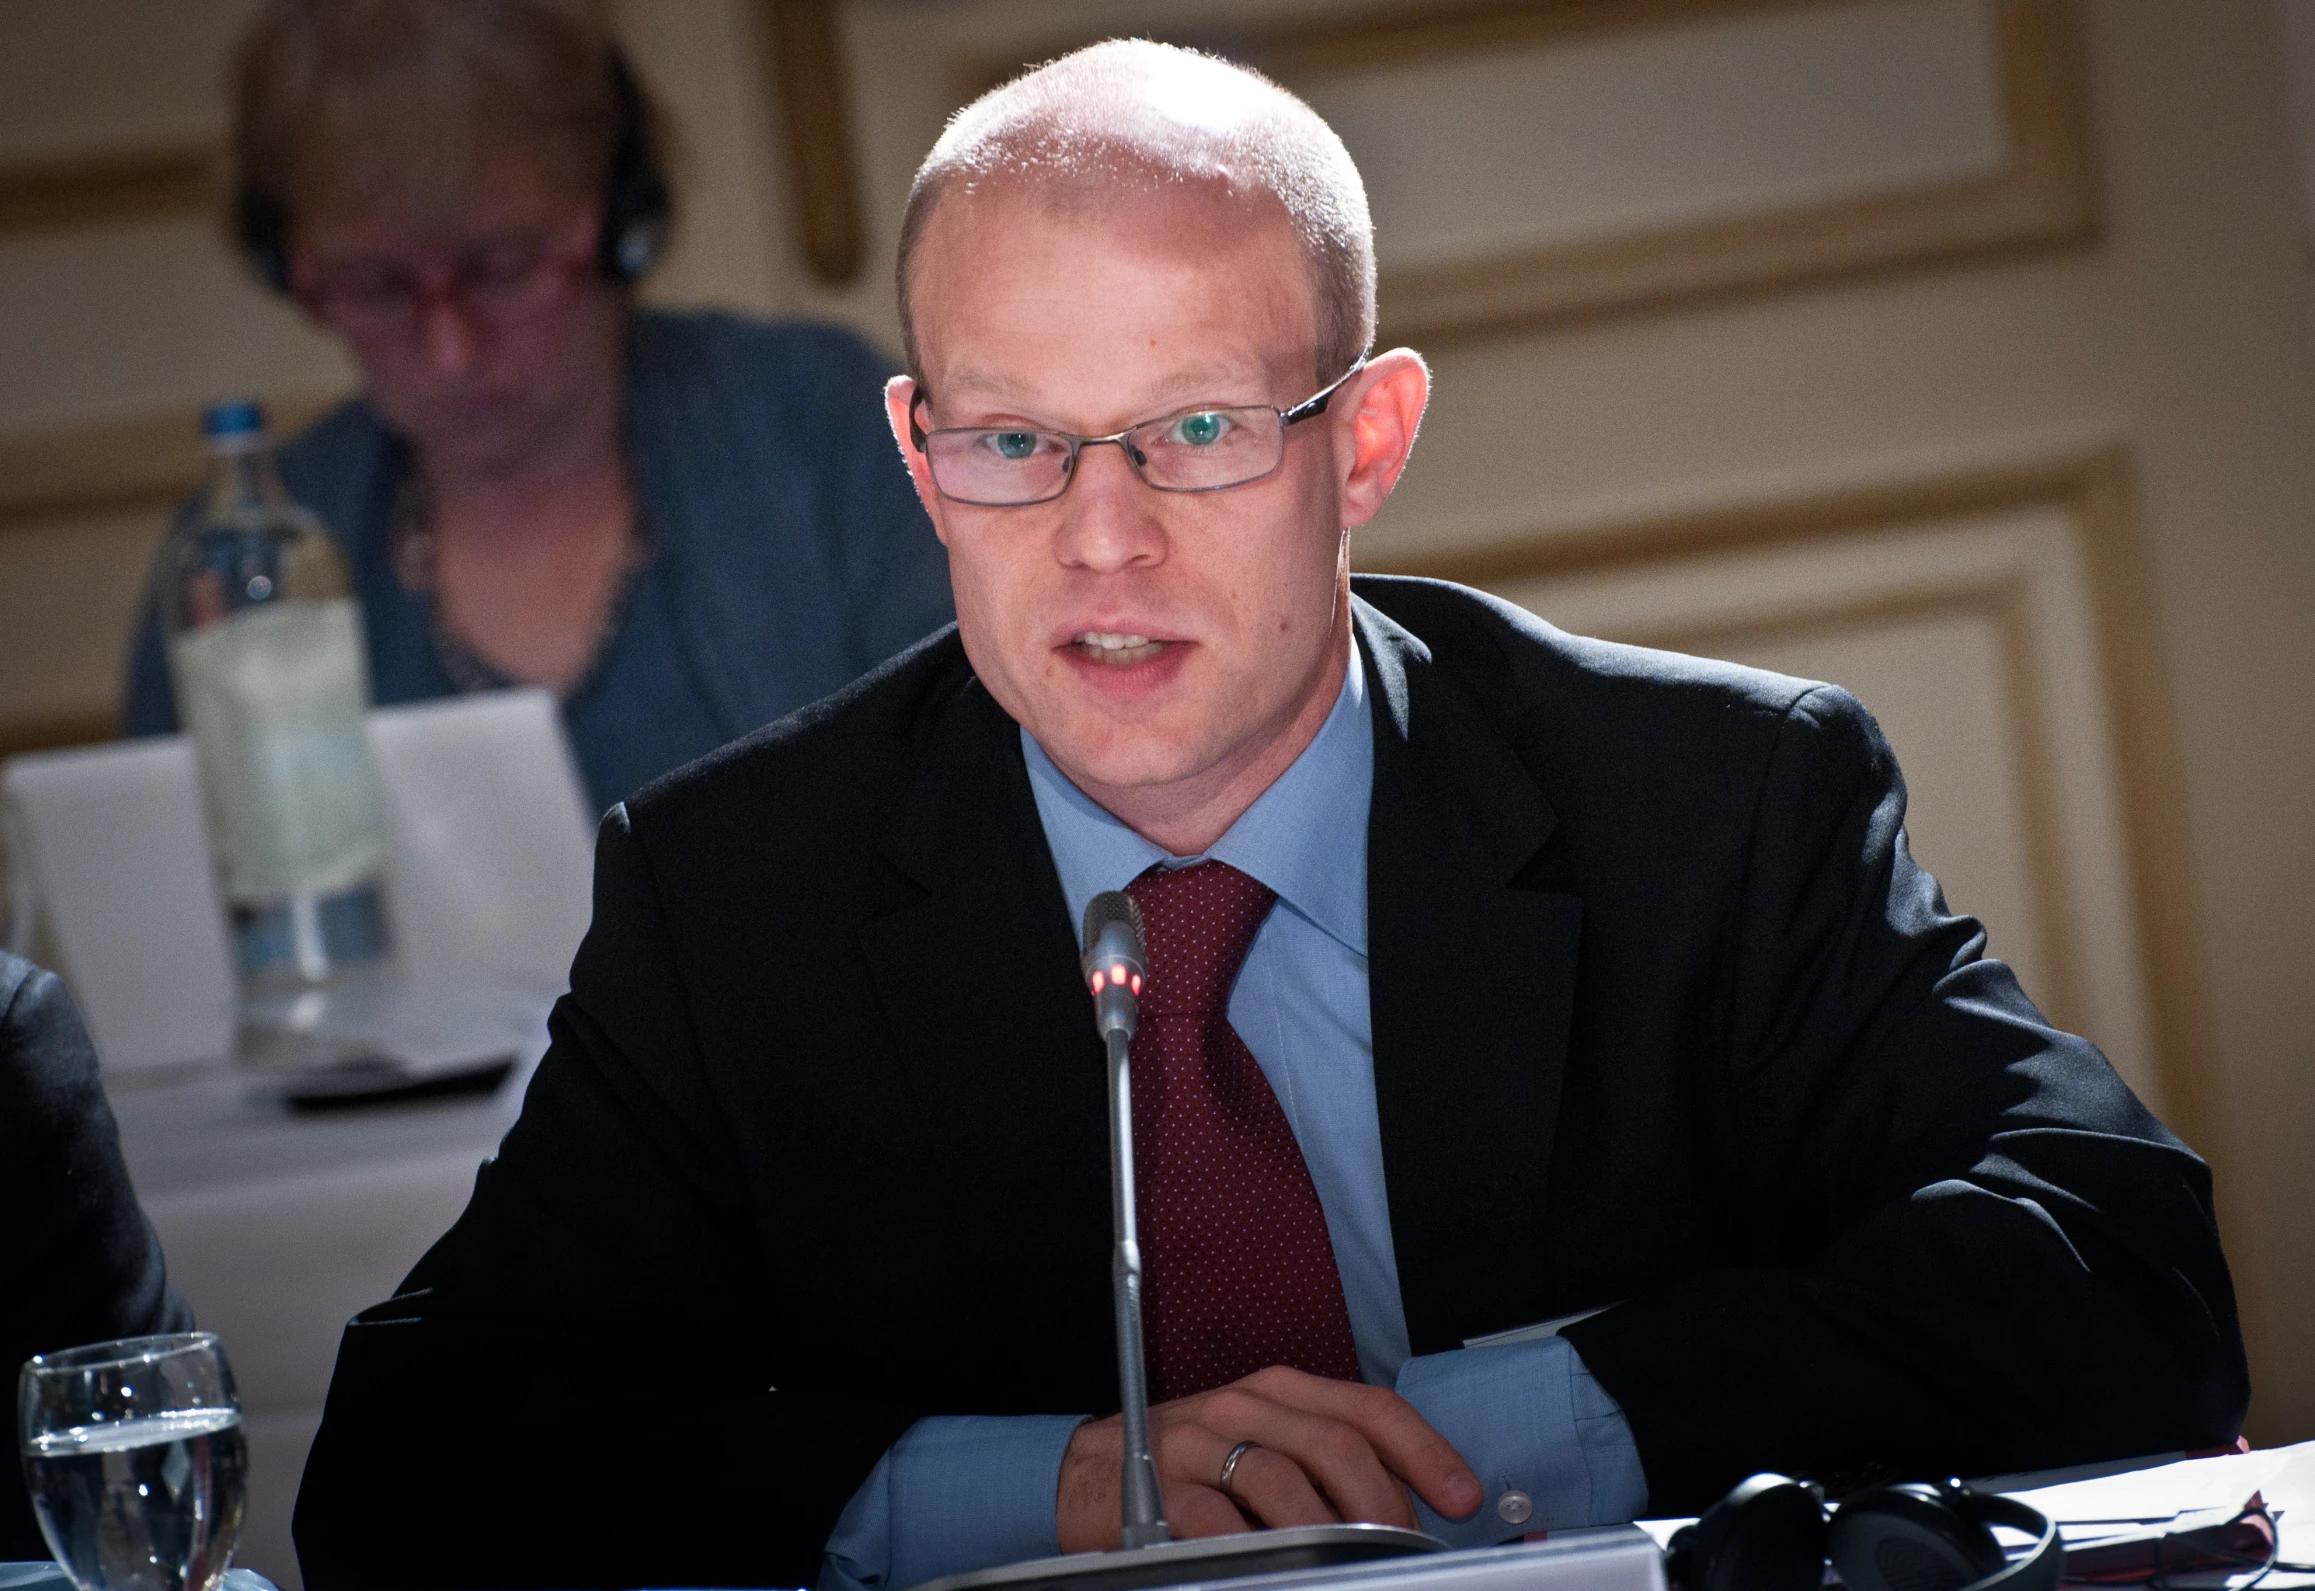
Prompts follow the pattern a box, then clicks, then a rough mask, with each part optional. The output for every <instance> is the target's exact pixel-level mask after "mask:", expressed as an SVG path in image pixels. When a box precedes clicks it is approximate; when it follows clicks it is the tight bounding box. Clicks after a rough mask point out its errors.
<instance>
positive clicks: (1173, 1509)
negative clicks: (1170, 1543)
mask: <svg viewBox="0 0 2315 1591" xmlns="http://www.w3.org/2000/svg"><path fill="white" fill-rule="evenodd" d="M1165 1494H1166V1528H1167V1530H1168V1532H1169V1533H1170V1534H1171V1535H1172V1536H1173V1537H1174V1539H1176V1540H1177V1541H1189V1540H1191V1539H1193V1538H1195V1537H1198V1536H1237V1535H1243V1534H1244V1533H1245V1532H1246V1531H1248V1530H1251V1529H1252V1528H1253V1527H1252V1526H1251V1525H1249V1524H1247V1523H1246V1516H1245V1515H1244V1514H1242V1513H1240V1512H1238V1505H1237V1504H1236V1503H1233V1502H1232V1501H1230V1499H1229V1498H1227V1497H1225V1496H1223V1495H1222V1494H1221V1493H1220V1492H1218V1491H1216V1490H1214V1489H1213V1488H1212V1487H1211V1486H1197V1485H1191V1484H1189V1483H1187V1482H1185V1483H1183V1484H1181V1485H1179V1486H1168V1487H1166V1488H1165Z"/></svg>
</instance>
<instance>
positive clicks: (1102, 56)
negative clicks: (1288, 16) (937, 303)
mask: <svg viewBox="0 0 2315 1591" xmlns="http://www.w3.org/2000/svg"><path fill="white" fill-rule="evenodd" d="M988 178H1009V179H1013V180H1016V181H1021V182H1025V183H1028V184H1031V185H1033V186H1034V187H1036V188H1038V189H1039V190H1041V191H1042V192H1043V193H1044V194H1045V195H1046V196H1047V197H1049V198H1051V199H1052V200H1053V201H1054V202H1055V203H1057V204H1061V205H1065V206H1068V207H1071V208H1076V207H1079V206H1084V205H1089V204H1098V203H1099V202H1101V201H1102V199H1103V198H1104V197H1105V196H1106V195H1107V194H1108V193H1111V192H1115V191H1118V190H1121V189H1123V190H1131V189H1134V188H1144V189H1146V188H1150V187H1157V186H1163V185H1168V184H1175V183H1180V182H1184V181H1198V180H1203V181H1219V182H1222V183H1224V184H1226V185H1228V186H1229V187H1230V188H1232V189H1235V190H1239V191H1256V192H1263V193H1268V194H1271V195H1273V196H1275V197H1276V198H1277V200H1278V202H1279V203H1280V204H1281V205H1283V206H1284V207H1285V210H1286V217H1287V220H1288V222H1289V224H1291V225H1292V227H1293V229H1294V235H1295V238H1296V240H1297V241H1298V242H1299V243H1300V244H1301V246H1302V252H1303V258H1304V259H1305V261H1306V262H1307V263H1308V266H1309V269H1310V276H1311V285H1312V290H1313V292H1314V294H1315V297H1316V303H1317V311H1318V315H1317V319H1318V350H1317V352H1318V361H1317V362H1318V371H1317V377H1318V380H1319V381H1320V382H1321V383H1322V384H1323V383H1325V382H1328V381H1332V380H1333V379H1334V378H1335V377H1337V376H1339V375H1341V374H1342V373H1343V372H1344V371H1346V370H1348V369H1349V368H1350V367H1351V366H1352V364H1354V363H1355V362H1356V361H1357V360H1358V358H1359V356H1360V355H1361V354H1363V353H1365V352H1366V351H1367V348H1368V347H1369V345H1370V344H1372V343H1373V341H1374V332H1375V251H1374V223H1373V221H1372V220H1371V218H1370V217H1369V215H1368V213H1367V200H1366V185H1365V183H1363V182H1362V181H1361V180H1360V179H1359V174H1358V167H1357V166H1356V165H1354V164H1353V163H1352V162H1351V158H1350V152H1349V151H1348V150H1346V149H1345V148H1343V146H1342V140H1341V139H1340V138H1338V137H1336V136H1335V132H1334V129H1333V128H1331V127H1329V126H1327V125H1326V122H1325V121H1324V120H1323V119H1322V118H1321V117H1320V116H1319V114H1318V113H1317V112H1316V111H1314V110H1312V109H1311V108H1310V107H1309V106H1308V105H1306V104H1304V103H1303V102H1302V101H1301V100H1299V99H1297V98H1296V97H1295V96H1294V95H1292V94H1290V93H1288V92H1287V91H1286V90H1285V89H1283V88H1280V87H1279V86H1278V85H1277V84H1275V83H1273V82H1271V81H1270V80H1269V79H1268V78H1266V77H1264V76H1263V75H1262V74H1261V73H1259V72H1255V71H1251V70H1249V69H1248V68H1246V67H1243V66H1238V65H1236V64H1234V63H1232V62H1229V61H1224V60H1221V59H1219V58H1218V57H1215V56H1211V55H1206V54H1203V53H1201V52H1199V51H1196V50H1185V49H1180V48H1178V47H1176V46H1174V45H1170V44H1156V43H1153V42H1151V41H1150V40H1147V39H1111V40H1109V41H1108V42H1106V43H1102V44H1094V45H1089V46H1087V47H1086V48H1084V49H1082V50H1078V51H1076V52H1074V53H1072V54H1069V55H1064V56H1062V57H1061V58H1060V59H1058V60H1055V61H1049V62H1047V63H1046V64H1045V65H1043V66H1041V67H1038V68H1037V69H1036V70H1034V71H1031V72H1027V73H1024V74H1022V75H1021V76H1019V77H1016V78H1014V79H1013V80H1012V81H1011V82H1009V83H1006V84H1004V85H1003V86H1001V87H999V88H994V89H991V90H990V91H989V92H988V93H986V94H983V95H982V96H981V97H980V98H979V99H977V100H975V101H973V103H972V104H970V105H968V106H966V107H965V108H964V109H963V110H961V111H959V112H957V113H956V115H955V116H953V117H951V118H950V120H949V124H948V128H947V130H946V131H944V132H943V133H942V134H941V136H940V141H939V142H937V143H935V144H934V145H933V146H932V152H931V153H930V154H928V155H926V156H925V157H924V164H923V165H921V166H919V167H918V168H917V172H916V180H915V181H914V182H913V183H911V184H910V185H909V190H908V208H907V209H906V211H905V212H903V214H902V216H901V224H900V258H899V261H898V265H897V270H896V277H897V283H898V287H899V290H900V340H901V350H902V353H903V354H904V355H905V356H906V358H907V361H908V368H909V371H910V373H911V374H913V375H915V376H916V377H917V378H918V379H919V380H922V379H923V375H924V368H923V361H922V359H921V358H920V357H919V353H918V345H917V338H916V321H915V316H914V314H913V312H912V308H911V305H910V303H909V288H910V284H911V282H912V280H913V278H914V274H915V267H916V256H917V253H918V250H919V249H920V248H921V247H922V245H923V242H924V235H925V231H926V229H927V228H928V227H929V226H930V225H931V223H932V217H933V213H934V211H935V210H937V209H938V208H939V206H940V204H941V202H942V200H943V199H944V198H945V197H946V196H947V195H948V194H949V193H950V192H951V191H953V190H954V189H956V188H957V187H958V185H959V184H960V183H962V184H966V185H968V186H970V185H973V184H976V183H977V182H979V181H981V180H982V179H988Z"/></svg>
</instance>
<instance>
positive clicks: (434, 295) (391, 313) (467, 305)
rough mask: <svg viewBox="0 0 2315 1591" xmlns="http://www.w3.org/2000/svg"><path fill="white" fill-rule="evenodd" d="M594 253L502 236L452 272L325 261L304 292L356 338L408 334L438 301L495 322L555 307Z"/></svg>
mask: <svg viewBox="0 0 2315 1591" xmlns="http://www.w3.org/2000/svg"><path fill="white" fill-rule="evenodd" d="M590 258H591V256H590V255H589V253H588V252H587V251H586V250H584V249H581V248H576V247H574V246H572V245H570V244H569V243H567V242H566V241H565V240H564V239H563V238H561V237H559V236H541V235H533V236H524V237H512V238H500V239H496V240H493V241H490V242H484V243H477V244H475V245H474V246H473V247H471V248H468V249H466V250H464V251H463V252H461V253H460V254H459V255H458V256H457V257H456V258H455V259H454V260H453V261H452V262H451V263H450V266H449V268H448V269H446V270H443V269H435V270H425V269H419V268H414V267H412V266H409V265H405V264H400V263H387V262H367V261H365V262H359V263H347V264H332V265H323V266H320V267H318V268H317V269H315V270H314V271H312V272H311V273H310V275H305V276H303V278H302V279H301V280H300V281H299V283H298V290H299V294H300V296H301V297H303V298H304V299H305V300H306V302H307V303H308V304H309V305H310V306H312V308H313V311H314V313H315V314H317V315H319V316H320V317H321V318H322V319H324V320H326V321H328V322H329V323H330V324H332V325H334V326H336V327H337V328H338V329H339V330H341V331H343V332H345V333H346V334H347V335H349V336H377V337H391V336H407V335H409V334H410V333H411V332H413V331H415V330H416V329H417V327H418V324H419V317H420V313H421V311H423V310H424V309H426V308H427V307H428V306H429V305H432V304H436V303H441V304H447V305H450V306H452V307H454V308H456V309H457V310H458V311H459V312H460V313H461V314H462V315H464V316H465V317H466V318H468V319H469V320H473V321H478V322H481V323H483V324H485V325H489V326H494V327H495V326H503V325H509V324H512V323H514V322H516V321H519V320H523V319H526V318H528V317H530V316H532V315H536V314H538V313H540V312H542V311H544V310H545V309H547V308H548V307H549V306H551V305H552V304H553V303H554V302H555V301H556V299H558V298H559V297H560V296H561V295H562V294H563V293H564V292H565V291H567V290H568V288H569V287H570V285H571V283H572V282H573V281H575V280H576V279H577V277H578V276H579V274H580V273H581V271H583V270H584V268H585V267H586V266H587V265H588V263H589V261H590Z"/></svg>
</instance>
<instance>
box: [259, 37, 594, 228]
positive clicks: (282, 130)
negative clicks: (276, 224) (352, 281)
mask: <svg viewBox="0 0 2315 1591" xmlns="http://www.w3.org/2000/svg"><path fill="white" fill-rule="evenodd" d="M615 49H616V46H615V45H614V44H613V41H612V38H611V33H610V29H609V26H608V23H607V20H606V18H605V15H604V11H603V7H602V6H601V5H600V4H599V3H597V0H270V3H268V4H267V5H265V6H264V7H263V8H262V9H261V10H260V11H259V12H258V14H257V17H256V18H255V20H254V21H253V22H252V23H251V25H250V27H249V31H248V32H247V33H246V34H244V35H243V37H242V41H241V47H240V50H239V52H238V54H237V55H236V57H235V61H234V68H233V110H234V116H233V164H234V173H233V175H234V191H235V196H236V204H237V206H244V205H247V204H248V203H250V202H253V201H254V202H258V203H262V204H269V205H271V206H273V207H275V209H276V210H278V211H279V212H280V213H281V214H283V215H285V216H286V215H287V214H289V213H291V212H292V211H293V210H294V209H295V207H296V205H297V204H298V203H300V202H310V200H311V199H312V198H313V197H314V196H315V195H316V193H317V192H319V191H321V190H322V189H323V188H324V187H326V186H327V185H328V184H330V183H332V182H334V181H336V180H337V179H338V178H339V177H341V176H342V175H343V174H344V173H345V171H346V169H347V168H348V166H349V164H350V163H351V162H354V161H357V160H358V161H359V162H360V163H361V164H363V165H365V166H367V167H369V168H370V169H373V170H377V169H392V170H394V171H395V172H396V173H397V174H398V175H400V176H401V177H402V178H403V179H404V180H406V181H410V182H412V183H413V184H416V185H419V186H421V187H435V188H439V187H440V186H442V185H443V184H445V183H447V182H449V181H451V180H452V179H454V178H455V177H456V176H457V175H458V174H459V172H460V171H461V169H462V168H463V165H464V162H465V161H466V159H467V157H468V156H469V154H470V153H471V152H472V149H473V147H474V144H475V142H476V141H477V139H478V138H480V137H482V136H485V135H488V134H511V135H513V136H515V137H517V138H520V139H521V140H523V141H524V142H525V143H526V144H528V145H529V146H530V147H531V148H533V149H534V150H535V151H536V152H537V153H538V154H539V156H540V157H541V159H542V160H543V161H544V162H545V164H546V166H547V168H548V170H549V171H550V172H551V173H552V174H553V175H554V176H555V177H557V178H558V179H561V180H565V181H568V182H569V183H570V184H571V185H572V186H573V187H574V188H576V189H578V190H580V191H586V192H592V191H594V190H596V189H598V188H599V187H600V186H601V184H602V182H603V178H604V173H605V172H606V171H607V170H608V169H609V168H610V163H611V159H612V155H613V152H614V150H615V148H616V147H617V144H618V140H619V138H620V135H621V129H622V127H623V125H624V123H625V120H626V114H627V113H626V112H625V111H624V110H623V108H622V106H621V103H620V91H619V88H618V85H617V83H616V82H615V80H614V71H615V68H614V64H613V63H614V58H615Z"/></svg>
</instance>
